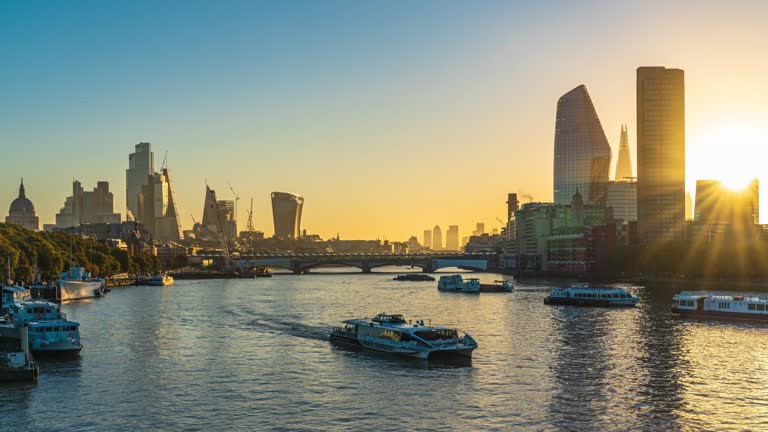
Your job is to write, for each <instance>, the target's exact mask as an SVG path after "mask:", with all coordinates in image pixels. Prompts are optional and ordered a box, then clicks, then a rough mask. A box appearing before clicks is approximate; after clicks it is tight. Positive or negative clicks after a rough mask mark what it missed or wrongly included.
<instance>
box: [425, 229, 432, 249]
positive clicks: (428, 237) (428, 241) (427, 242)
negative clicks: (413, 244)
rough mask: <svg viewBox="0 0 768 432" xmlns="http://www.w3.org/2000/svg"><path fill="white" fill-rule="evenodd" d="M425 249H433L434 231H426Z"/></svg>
mask: <svg viewBox="0 0 768 432" xmlns="http://www.w3.org/2000/svg"><path fill="white" fill-rule="evenodd" d="M424 247H425V248H427V249H431V248H432V230H424Z"/></svg>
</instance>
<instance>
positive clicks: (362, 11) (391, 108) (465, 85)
mask: <svg viewBox="0 0 768 432" xmlns="http://www.w3.org/2000/svg"><path fill="white" fill-rule="evenodd" d="M767 13H768V3H766V2H761V1H739V0H735V1H730V2H727V3H723V2H718V1H708V0H704V1H674V2H670V1H656V0H651V1H634V2H633V1H626V2H615V1H578V2H574V1H551V0H543V1H535V2H533V1H532V2H521V1H514V0H503V1H482V0H481V1H475V2H459V1H451V0H439V1H438V0H436V1H427V0H424V1H410V0H408V1H406V0H402V1H384V0H369V1H353V0H346V1H341V0H327V1H298V0H297V1H293V0H286V1H272V2H267V1H235V0H228V1H226V2H214V1H194V0H188V1H119V0H116V1H110V2H104V1H68V2H56V1H49V2H44V1H18V2H17V1H10V0H7V1H3V2H0V58H2V62H0V151H1V153H0V154H1V155H2V156H0V185H3V187H1V188H0V214H3V215H5V214H7V210H6V209H7V207H8V206H9V205H10V203H11V201H12V200H13V199H14V198H15V197H16V195H17V193H18V183H19V178H21V177H23V178H24V182H25V185H26V190H27V195H28V197H29V198H30V199H32V201H33V202H34V203H35V206H36V209H37V212H38V216H39V217H40V219H41V224H42V223H53V222H54V220H55V214H56V212H57V211H58V210H59V208H61V207H62V206H63V204H64V199H65V197H66V196H68V195H70V194H71V183H72V180H73V179H78V180H80V181H81V182H82V183H83V186H84V187H85V188H86V189H88V190H90V189H92V188H93V187H95V185H96V182H97V181H100V180H105V181H109V183H110V187H111V190H112V191H113V192H114V194H115V211H119V212H124V210H125V169H126V168H127V167H128V154H129V153H131V152H133V149H134V145H135V144H136V143H138V142H140V141H149V142H151V143H152V145H153V150H154V152H155V159H156V161H155V164H156V166H157V167H159V166H160V164H161V162H162V160H163V157H164V155H165V154H166V152H167V162H168V166H169V168H170V169H171V174H172V176H173V178H174V180H175V189H176V193H177V196H178V207H179V213H180V214H181V216H182V223H183V226H184V227H185V229H186V228H189V227H190V226H191V224H192V217H194V218H195V219H197V220H199V219H200V218H201V217H202V208H203V202H204V198H205V184H206V181H207V182H208V184H210V185H211V187H213V188H214V189H216V191H217V194H218V197H219V199H232V197H233V194H232V192H231V191H230V189H229V186H228V183H231V185H232V186H233V188H234V189H235V192H236V193H237V194H238V195H239V196H240V198H241V199H240V201H239V208H238V216H239V220H240V227H241V228H242V227H244V225H245V221H246V219H247V210H248V206H249V201H250V198H251V197H252V198H253V202H254V224H255V225H256V228H257V229H259V230H263V231H265V232H266V233H267V234H268V235H270V234H271V233H272V232H273V225H272V217H271V208H270V198H269V197H270V192H272V191H286V192H293V193H298V194H300V195H302V196H304V198H305V206H304V215H303V217H302V225H303V226H302V227H303V228H306V229H307V230H308V232H310V233H317V234H320V235H321V236H322V237H324V238H328V237H331V236H336V235H337V234H338V235H340V236H341V238H343V239H355V238H379V239H388V240H406V239H407V238H408V237H409V236H410V235H418V236H419V238H421V233H422V231H423V230H424V229H428V228H431V227H433V226H434V225H436V224H439V225H441V226H442V228H443V231H445V230H446V228H447V226H448V225H459V226H460V235H461V236H465V235H469V234H470V231H471V230H472V229H473V227H474V224H475V222H484V223H485V224H486V227H487V229H489V230H490V229H491V228H494V227H500V226H501V225H500V224H499V223H498V221H497V220H496V218H501V219H504V218H505V213H506V205H505V201H506V194H507V193H509V192H518V193H520V194H521V195H530V196H532V197H533V198H534V199H535V200H536V201H551V200H552V164H553V161H552V157H553V147H554V125H555V109H556V103H557V99H558V98H559V97H560V96H561V95H562V94H564V93H566V92H568V91H569V90H571V89H572V88H574V87H576V86H578V85H580V84H584V85H586V86H587V88H588V90H589V92H590V94H591V97H592V100H593V102H594V104H595V107H596V109H597V112H598V115H599V117H600V119H601V122H602V125H603V128H604V130H605V133H606V135H607V136H608V139H609V141H610V143H611V145H612V147H613V148H614V158H615V156H616V154H617V153H618V142H619V133H620V127H621V124H622V123H626V124H627V125H628V126H629V139H630V146H631V148H632V157H633V164H635V162H636V160H637V158H636V153H635V150H636V149H635V144H636V142H635V131H636V127H635V119H636V117H635V71H636V69H637V67H638V66H666V67H672V68H681V69H684V70H685V79H686V135H687V142H686V151H687V183H688V187H689V189H690V190H691V191H693V190H694V189H695V187H694V185H695V181H696V179H704V178H721V179H725V180H731V181H737V180H741V181H743V180H744V179H745V178H750V177H758V178H760V180H761V182H762V183H763V185H765V187H764V188H763V190H765V189H766V188H768V183H766V180H768V179H767V178H765V177H766V176H765V169H764V164H765V159H766V158H765V156H766V154H768V152H767V151H766V150H765V149H766V148H767V147H768V146H766V144H768V86H766V85H764V83H765V77H766V76H768V59H766V57H765V55H764V53H765V52H768V29H767V28H766V27H765V24H764V20H763V17H765V16H766V14H767ZM614 164H615V160H614ZM761 195H762V196H763V197H764V198H763V199H761V202H763V203H768V199H766V198H768V197H766V195H765V192H761ZM763 208H764V209H765V211H763V212H762V214H763V215H765V214H766V212H768V208H766V207H765V205H764V206H763ZM766 216H768V215H766ZM766 216H762V217H761V219H762V220H763V221H764V222H765V221H768V218H767V217H766Z"/></svg>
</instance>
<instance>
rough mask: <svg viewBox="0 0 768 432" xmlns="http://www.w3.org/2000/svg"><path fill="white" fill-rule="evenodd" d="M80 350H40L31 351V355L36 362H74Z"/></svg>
mask: <svg viewBox="0 0 768 432" xmlns="http://www.w3.org/2000/svg"><path fill="white" fill-rule="evenodd" d="M82 349H83V347H82V346H81V347H80V348H67V349H58V350H57V349H40V350H33V351H32V355H33V356H35V358H36V359H38V360H74V359H76V358H78V357H80V351H82Z"/></svg>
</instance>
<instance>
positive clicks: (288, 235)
mask: <svg viewBox="0 0 768 432" xmlns="http://www.w3.org/2000/svg"><path fill="white" fill-rule="evenodd" d="M303 208H304V198H303V197H301V196H299V195H296V194H292V193H287V192H272V219H273V221H274V224H275V237H277V238H282V239H296V238H299V234H300V233H301V212H302V210H303Z"/></svg>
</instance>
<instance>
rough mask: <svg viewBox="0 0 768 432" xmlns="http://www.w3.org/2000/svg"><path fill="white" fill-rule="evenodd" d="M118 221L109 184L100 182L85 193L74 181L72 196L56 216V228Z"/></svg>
mask: <svg viewBox="0 0 768 432" xmlns="http://www.w3.org/2000/svg"><path fill="white" fill-rule="evenodd" d="M137 203H138V200H137ZM120 219H121V218H120V213H115V212H114V196H113V195H112V192H110V191H109V182H105V181H100V182H98V183H96V187H95V188H94V189H93V190H92V191H85V190H84V189H83V186H82V184H81V183H80V182H79V181H77V180H75V181H74V182H72V195H71V196H68V197H67V198H66V200H65V201H64V207H62V208H61V209H60V210H59V213H57V214H56V228H70V227H76V226H80V225H81V224H102V223H103V224H119V223H120Z"/></svg>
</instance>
